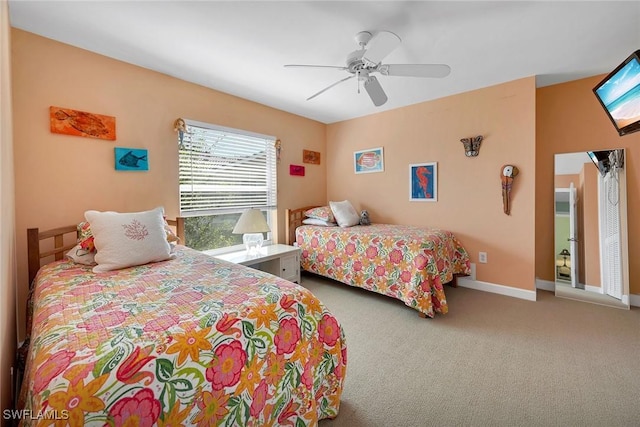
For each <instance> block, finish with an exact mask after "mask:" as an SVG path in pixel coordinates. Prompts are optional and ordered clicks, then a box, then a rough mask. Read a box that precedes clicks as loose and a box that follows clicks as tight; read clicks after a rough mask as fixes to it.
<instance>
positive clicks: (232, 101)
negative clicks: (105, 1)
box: [12, 29, 326, 333]
mask: <svg viewBox="0 0 640 427" xmlns="http://www.w3.org/2000/svg"><path fill="white" fill-rule="evenodd" d="M12 36H13V40H12V49H13V52H12V54H13V57H12V61H13V64H12V65H13V76H14V78H13V90H14V94H13V95H14V96H13V102H14V133H15V165H16V172H15V180H16V215H17V236H18V245H17V250H18V267H19V270H18V279H19V291H18V293H19V303H18V308H19V311H20V317H19V327H20V328H21V329H20V331H21V333H22V332H23V324H24V313H23V310H22V307H24V302H25V295H26V289H27V283H26V282H27V268H26V229H27V228H28V227H40V228H43V229H46V228H50V227H59V226H62V225H66V224H73V223H74V222H78V221H80V220H82V219H83V213H84V211H85V210H87V209H98V210H116V211H135V210H145V209H149V208H153V207H155V206H159V205H162V206H164V207H165V210H166V212H167V214H168V216H170V217H171V216H175V215H177V214H178V211H179V207H178V179H177V177H178V168H177V164H178V147H177V143H176V140H177V139H176V138H177V136H176V134H175V133H174V132H173V122H174V121H175V119H176V118H178V117H183V118H187V119H192V120H198V121H202V122H208V123H213V124H218V125H222V126H228V127H233V128H238V129H244V130H248V131H252V132H257V133H262V134H266V135H273V136H276V137H277V138H279V139H280V140H281V141H282V159H281V161H280V163H279V165H278V206H279V215H278V229H277V230H275V231H276V232H277V236H278V238H279V240H280V241H284V213H283V212H284V209H285V208H287V207H292V206H303V205H310V204H318V203H322V202H324V200H325V199H326V179H325V165H326V162H325V161H323V164H321V165H305V166H306V176H305V177H292V176H290V175H289V164H290V163H294V164H302V150H303V149H310V150H314V151H319V152H320V153H321V158H322V159H323V160H324V159H325V158H326V157H325V154H324V153H325V138H326V126H325V125H324V124H322V123H319V122H316V121H313V120H309V119H306V118H303V117H300V116H296V115H293V114H289V113H285V112H283V111H280V110H276V109H273V108H270V107H267V106H264V105H260V104H257V103H254V102H251V101H247V100H244V99H241V98H237V97H234V96H231V95H228V94H224V93H221V92H217V91H214V90H211V89H207V88H205V87H202V86H198V85H195V84H192V83H187V82H185V81H182V80H178V79H175V78H173V77H169V76H167V75H164V74H160V73H157V72H153V71H150V70H147V69H144V68H140V67H137V66H134V65H130V64H126V63H124V62H120V61H116V60H113V59H111V58H107V57H105V56H101V55H98V54H95V53H91V52H89V51H86V50H82V49H78V48H75V47H72V46H69V45H65V44H62V43H58V42H55V41H52V40H49V39H46V38H43V37H40V36H37V35H34V34H32V33H28V32H25V31H21V30H17V29H13V33H12ZM51 105H55V106H61V107H67V108H74V109H78V110H82V111H89V112H93V113H98V114H106V115H111V116H115V117H116V133H117V140H116V141H115V142H113V141H105V140H99V139H92V138H82V137H75V136H66V135H59V134H52V133H51V132H50V131H49V121H48V120H49V119H48V117H49V116H48V114H49V112H48V111H49V106H51ZM114 146H119V147H134V148H146V149H148V151H149V171H148V172H116V171H114V164H113V163H114V160H113V157H114V154H113V148H114Z"/></svg>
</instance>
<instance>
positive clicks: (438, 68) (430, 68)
mask: <svg viewBox="0 0 640 427" xmlns="http://www.w3.org/2000/svg"><path fill="white" fill-rule="evenodd" d="M355 40H356V42H357V43H358V45H359V46H360V49H358V50H356V51H353V52H351V53H349V54H348V55H347V61H346V67H338V66H333V65H301V64H289V65H285V67H316V68H335V69H340V70H346V71H347V72H348V73H350V74H351V75H350V76H348V77H346V78H344V79H341V80H339V81H337V82H335V83H333V84H331V85H329V86H328V87H326V88H324V89H322V90H321V91H319V92H317V93H315V94H314V95H311V96H310V97H309V98H307V101H308V100H310V99H313V98H315V97H316V96H318V95H320V94H321V93H324V92H326V91H327V90H329V89H331V88H332V87H334V86H336V85H337V84H339V83H342V82H344V81H346V80H348V79H350V78H353V77H356V78H357V81H358V93H360V84H359V83H360V82H364V87H365V89H366V90H367V93H368V94H369V97H370V98H371V101H373V104H374V105H375V106H377V107H379V106H380V105H382V104H384V103H385V102H387V95H386V94H385V93H384V90H383V89H382V86H381V85H380V82H378V79H376V78H375V76H372V75H371V73H375V72H378V73H380V74H382V75H383V76H399V77H446V76H447V75H448V74H449V72H450V71H451V69H450V68H449V66H448V65H445V64H383V63H382V59H384V58H385V57H386V56H387V55H389V54H390V53H391V52H393V50H395V49H396V48H397V47H398V46H399V45H400V43H401V42H402V40H401V39H400V37H398V35H397V34H394V33H392V32H391V31H376V32H373V33H372V32H369V31H361V32H359V33H358V34H356V36H355Z"/></svg>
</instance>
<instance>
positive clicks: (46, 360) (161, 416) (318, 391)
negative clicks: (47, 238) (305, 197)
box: [21, 246, 346, 427]
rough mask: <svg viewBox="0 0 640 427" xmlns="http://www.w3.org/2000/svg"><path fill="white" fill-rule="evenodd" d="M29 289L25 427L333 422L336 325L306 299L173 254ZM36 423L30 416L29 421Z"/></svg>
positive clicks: (62, 265) (73, 268)
mask: <svg viewBox="0 0 640 427" xmlns="http://www.w3.org/2000/svg"><path fill="white" fill-rule="evenodd" d="M176 252H177V258H176V259H174V260H169V261H164V262H159V263H154V264H148V265H144V266H139V267H133V268H127V269H123V270H119V271H113V272H109V273H100V274H95V273H92V272H91V270H90V269H91V267H87V266H83V265H80V264H74V263H73V262H71V261H58V262H54V263H51V264H48V265H47V266H45V267H43V268H42V269H41V270H40V272H39V273H38V276H37V278H36V280H35V288H34V299H33V301H34V303H33V309H34V311H33V328H32V332H31V345H30V348H29V355H28V359H27V368H26V373H25V379H24V382H23V388H22V393H21V402H22V404H23V405H24V409H26V410H28V411H25V412H26V413H30V414H31V416H30V417H27V418H25V419H23V420H22V424H23V425H49V424H53V423H55V424H56V425H67V424H69V425H72V426H84V425H96V426H98V425H100V426H103V425H115V426H121V425H148V426H151V425H159V426H168V425H172V426H178V425H198V426H215V425H221V426H232V425H234V426H235V425H247V426H251V425H255V426H271V425H289V426H296V427H297V426H306V425H316V424H317V422H318V420H320V419H323V418H332V417H335V416H336V415H337V414H338V409H339V405H340V395H341V393H342V386H343V380H344V375H345V372H346V346H345V339H344V334H343V330H342V328H341V326H340V325H339V323H338V321H337V320H336V319H335V317H334V316H333V315H332V314H331V313H330V312H329V311H328V310H327V308H326V307H325V306H324V305H323V304H322V303H321V302H320V301H319V300H318V299H317V298H316V297H315V296H314V295H313V294H312V293H311V292H309V291H308V290H306V289H305V288H303V287H301V286H298V285H296V284H294V283H291V282H288V281H285V280H282V279H279V278H277V277H275V276H272V275H269V274H267V273H263V272H261V271H257V270H253V269H250V268H247V267H243V266H239V265H235V264H231V263H227V262H225V261H221V260H216V259H215V258H212V257H209V256H207V255H204V254H201V253H200V252H197V251H194V250H191V249H188V248H185V247H183V246H178V247H177V249H176ZM36 415H38V416H36Z"/></svg>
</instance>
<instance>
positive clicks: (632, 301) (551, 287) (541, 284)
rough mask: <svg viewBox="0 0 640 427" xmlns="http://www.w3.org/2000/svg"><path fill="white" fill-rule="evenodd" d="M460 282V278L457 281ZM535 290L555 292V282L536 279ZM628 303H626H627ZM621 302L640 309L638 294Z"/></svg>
mask: <svg viewBox="0 0 640 427" xmlns="http://www.w3.org/2000/svg"><path fill="white" fill-rule="evenodd" d="M458 281H460V278H459V279H458ZM536 289H542V290H544V291H550V292H555V290H556V284H555V282H551V281H549V280H542V279H536ZM599 289H600V288H597V287H594V286H587V290H590V291H593V292H596V291H598V290H599ZM627 301H628V302H627ZM622 302H623V303H625V304H627V303H628V304H629V305H630V306H632V307H640V295H639V294H631V295H629V296H626V295H625V296H624V297H623V299H622Z"/></svg>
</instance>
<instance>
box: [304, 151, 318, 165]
mask: <svg viewBox="0 0 640 427" xmlns="http://www.w3.org/2000/svg"><path fill="white" fill-rule="evenodd" d="M302 162H303V163H311V164H313V165H319V164H320V152H319V151H311V150H302Z"/></svg>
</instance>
